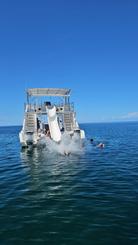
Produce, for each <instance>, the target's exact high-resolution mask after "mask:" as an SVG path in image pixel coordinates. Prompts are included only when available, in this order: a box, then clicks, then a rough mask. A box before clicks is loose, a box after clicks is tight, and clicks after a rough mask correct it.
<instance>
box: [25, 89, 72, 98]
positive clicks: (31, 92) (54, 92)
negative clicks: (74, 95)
mask: <svg viewBox="0 0 138 245" xmlns="http://www.w3.org/2000/svg"><path fill="white" fill-rule="evenodd" d="M70 91H71V90H70V89H63V88H30V89H27V95H28V96H61V97H66V96H69V95H70Z"/></svg>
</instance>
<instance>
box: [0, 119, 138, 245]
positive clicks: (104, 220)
mask: <svg viewBox="0 0 138 245" xmlns="http://www.w3.org/2000/svg"><path fill="white" fill-rule="evenodd" d="M81 126H82V128H83V129H84V130H85V131H86V136H87V141H86V143H85V146H84V147H83V149H82V151H81V152H74V153H73V154H70V155H69V156H64V155H61V154H58V153H54V152H53V153H52V152H47V151H46V149H45V148H43V147H39V149H37V148H36V149H34V150H33V151H27V150H24V151H22V150H21V148H20V144H19V139H18V133H19V131H20V127H0V244H54V245H56V244H59V245H60V244H61V245H62V244H64V245H66V244H86V245H87V244H92V245H93V244H94V245H95V244H104V245H108V244H110V245H112V244H113V245H114V244H121V245H122V244H124V245H126V244H132V245H133V244H138V123H136V122H135V123H134V122H133V123H132V122H129V123H109V124H108V123H105V124H102V123H101V124H82V125H81ZM90 138H93V139H94V142H93V143H92V144H91V143H90V141H89V139H90ZM98 142H103V143H104V144H105V148H104V149H99V148H97V147H96V145H97V144H98Z"/></svg>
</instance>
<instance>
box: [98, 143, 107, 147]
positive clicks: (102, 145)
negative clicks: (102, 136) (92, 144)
mask: <svg viewBox="0 0 138 245" xmlns="http://www.w3.org/2000/svg"><path fill="white" fill-rule="evenodd" d="M97 147H98V148H104V147H105V144H103V143H99V144H98V145H97Z"/></svg>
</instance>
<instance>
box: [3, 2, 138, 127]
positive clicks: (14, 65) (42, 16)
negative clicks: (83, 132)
mask: <svg viewBox="0 0 138 245" xmlns="http://www.w3.org/2000/svg"><path fill="white" fill-rule="evenodd" d="M137 13H138V1H137V0H129V1H128V0H104V1H103V0H85V1H84V0H70V1H65V0H64V1H63V0H39V1H37V0H23V1H22V0H21V1H17V0H16V1H15V0H12V1H10V0H5V1H0V125H18V124H21V123H22V119H23V104H24V101H25V93H24V92H25V91H24V90H25V89H26V88H27V87H66V88H71V89H72V101H74V102H75V107H76V110H77V115H78V119H79V121H80V122H95V121H98V122H104V121H118V120H119V121H120V120H138V14H137Z"/></svg>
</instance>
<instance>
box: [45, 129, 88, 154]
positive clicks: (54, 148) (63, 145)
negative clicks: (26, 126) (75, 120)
mask: <svg viewBox="0 0 138 245" xmlns="http://www.w3.org/2000/svg"><path fill="white" fill-rule="evenodd" d="M43 143H45V145H46V148H47V150H48V151H49V152H50V153H59V154H62V155H69V154H80V153H82V152H83V151H84V148H83V145H82V142H81V140H80V137H79V135H77V134H76V135H73V136H72V137H71V136H70V135H68V134H66V133H64V134H63V135H62V138H61V141H60V142H59V143H56V142H54V141H53V140H51V139H50V138H48V137H47V138H45V139H43Z"/></svg>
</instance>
